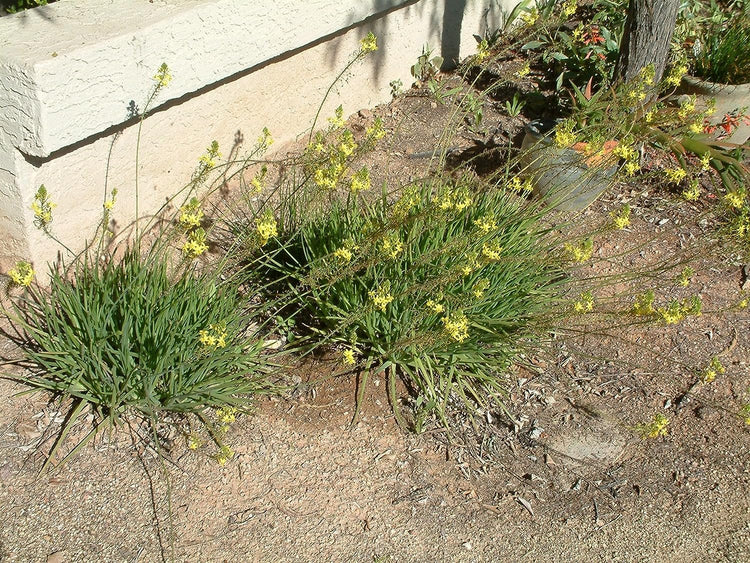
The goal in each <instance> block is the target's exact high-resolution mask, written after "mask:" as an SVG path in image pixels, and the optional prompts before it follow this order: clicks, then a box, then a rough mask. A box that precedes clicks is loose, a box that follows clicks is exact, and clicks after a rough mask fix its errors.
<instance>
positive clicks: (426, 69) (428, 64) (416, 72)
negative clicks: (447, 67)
mask: <svg viewBox="0 0 750 563" xmlns="http://www.w3.org/2000/svg"><path fill="white" fill-rule="evenodd" d="M442 65H443V57H441V56H437V55H436V56H434V57H433V56H432V49H430V48H429V46H427V45H425V46H424V47H422V54H421V55H419V56H418V57H417V62H416V63H414V64H413V65H412V66H411V69H410V70H411V75H412V76H413V77H414V78H415V79H416V80H418V81H420V82H427V81H428V80H431V79H433V78H435V76H437V73H438V72H440V67H441V66H442Z"/></svg>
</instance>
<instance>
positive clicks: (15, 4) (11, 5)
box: [0, 0, 55, 14]
mask: <svg viewBox="0 0 750 563" xmlns="http://www.w3.org/2000/svg"><path fill="white" fill-rule="evenodd" d="M48 1H49V2H55V0H2V1H0V8H2V9H4V10H5V11H6V12H8V13H9V14H15V13H16V12H21V11H23V10H28V9H29V8H36V7H37V6H46V5H47V3H48Z"/></svg>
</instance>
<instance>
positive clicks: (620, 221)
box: [609, 204, 630, 230]
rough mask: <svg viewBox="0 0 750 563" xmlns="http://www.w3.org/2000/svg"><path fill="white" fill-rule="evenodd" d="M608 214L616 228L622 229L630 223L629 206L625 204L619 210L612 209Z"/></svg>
mask: <svg viewBox="0 0 750 563" xmlns="http://www.w3.org/2000/svg"><path fill="white" fill-rule="evenodd" d="M609 215H610V217H611V218H612V224H613V225H614V227H615V228H616V229H620V230H622V229H624V228H625V227H627V226H628V225H630V206H629V205H627V204H626V205H625V206H624V207H623V208H622V209H620V211H612V212H611V213H610V214H609Z"/></svg>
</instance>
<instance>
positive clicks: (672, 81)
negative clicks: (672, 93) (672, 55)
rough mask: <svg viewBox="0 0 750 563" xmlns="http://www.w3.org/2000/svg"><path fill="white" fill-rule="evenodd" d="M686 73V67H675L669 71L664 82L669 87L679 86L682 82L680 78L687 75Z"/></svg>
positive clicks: (681, 65) (682, 65)
mask: <svg viewBox="0 0 750 563" xmlns="http://www.w3.org/2000/svg"><path fill="white" fill-rule="evenodd" d="M687 71H688V67H687V65H685V64H680V65H675V66H673V67H672V68H671V69H670V71H669V74H668V75H667V78H666V80H665V82H666V83H667V84H668V85H669V86H679V85H680V82H682V77H683V76H685V75H686V74H687Z"/></svg>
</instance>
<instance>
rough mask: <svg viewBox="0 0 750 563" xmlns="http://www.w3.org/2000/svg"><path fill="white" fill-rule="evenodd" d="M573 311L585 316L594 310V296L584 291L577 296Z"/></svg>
mask: <svg viewBox="0 0 750 563" xmlns="http://www.w3.org/2000/svg"><path fill="white" fill-rule="evenodd" d="M573 310H574V311H575V312H576V313H580V314H582V315H583V314H585V313H590V312H591V311H593V310H594V295H593V294H592V293H591V292H590V291H584V292H583V293H581V295H579V296H578V300H577V301H576V302H575V303H574V304H573Z"/></svg>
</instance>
